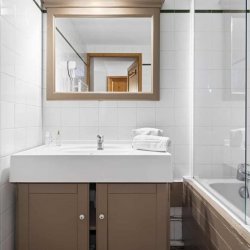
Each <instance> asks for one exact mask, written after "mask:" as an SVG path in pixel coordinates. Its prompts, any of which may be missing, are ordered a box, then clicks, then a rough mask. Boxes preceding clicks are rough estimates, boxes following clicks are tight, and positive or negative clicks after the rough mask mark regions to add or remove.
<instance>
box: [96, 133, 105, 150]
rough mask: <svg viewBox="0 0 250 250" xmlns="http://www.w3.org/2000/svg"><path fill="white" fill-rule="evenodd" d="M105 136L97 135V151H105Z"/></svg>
mask: <svg viewBox="0 0 250 250" xmlns="http://www.w3.org/2000/svg"><path fill="white" fill-rule="evenodd" d="M103 143H104V136H101V135H97V150H103Z"/></svg>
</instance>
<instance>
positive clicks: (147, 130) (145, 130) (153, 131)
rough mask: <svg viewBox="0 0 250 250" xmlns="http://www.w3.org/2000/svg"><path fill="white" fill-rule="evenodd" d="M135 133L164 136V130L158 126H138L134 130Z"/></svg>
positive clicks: (135, 134)
mask: <svg viewBox="0 0 250 250" xmlns="http://www.w3.org/2000/svg"><path fill="white" fill-rule="evenodd" d="M133 135H134V136H137V135H155V136H163V130H161V129H158V128H138V129H134V130H133Z"/></svg>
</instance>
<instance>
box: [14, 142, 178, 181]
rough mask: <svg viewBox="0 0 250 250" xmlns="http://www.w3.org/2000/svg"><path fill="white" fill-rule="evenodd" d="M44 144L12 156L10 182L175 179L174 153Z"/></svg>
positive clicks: (118, 145)
mask: <svg viewBox="0 0 250 250" xmlns="http://www.w3.org/2000/svg"><path fill="white" fill-rule="evenodd" d="M96 147H97V146H96V144H93V143H92V144H63V145H62V146H54V145H49V146H47V145H43V146H40V147H35V148H33V149H30V150H27V151H23V152H20V153H17V154H14V155H13V156H12V157H11V168H10V181H11V182H20V183H35V182H39V183H59V182H60V183H66V182H70V183H84V182H98V183H100V182H102V183H103V182H156V183H158V182H160V183H162V182H171V181H172V180H173V170H172V163H171V154H170V153H167V152H165V153H164V152H163V153H162V152H149V151H141V150H134V149H133V148H132V147H131V145H130V144H121V143H116V144H114V143H108V144H104V150H97V149H96Z"/></svg>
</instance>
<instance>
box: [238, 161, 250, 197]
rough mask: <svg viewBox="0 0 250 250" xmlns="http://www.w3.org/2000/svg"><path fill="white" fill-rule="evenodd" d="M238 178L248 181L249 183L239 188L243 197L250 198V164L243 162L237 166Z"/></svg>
mask: <svg viewBox="0 0 250 250" xmlns="http://www.w3.org/2000/svg"><path fill="white" fill-rule="evenodd" d="M236 177H237V179H238V180H239V181H245V180H246V181H247V185H244V186H242V187H240V188H239V195H240V197H241V198H243V199H246V198H247V199H249V189H248V183H249V181H250V165H249V164H245V163H241V164H239V165H238V166H237V176H236Z"/></svg>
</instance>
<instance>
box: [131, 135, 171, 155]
mask: <svg viewBox="0 0 250 250" xmlns="http://www.w3.org/2000/svg"><path fill="white" fill-rule="evenodd" d="M170 143H171V141H170V139H169V138H168V137H163V136H155V135H137V136H135V137H134V139H133V142H132V146H133V148H134V149H137V150H147V151H156V152H167V151H168V148H169V146H170Z"/></svg>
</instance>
